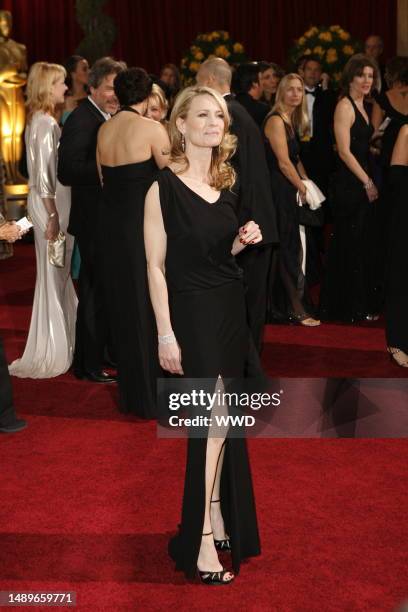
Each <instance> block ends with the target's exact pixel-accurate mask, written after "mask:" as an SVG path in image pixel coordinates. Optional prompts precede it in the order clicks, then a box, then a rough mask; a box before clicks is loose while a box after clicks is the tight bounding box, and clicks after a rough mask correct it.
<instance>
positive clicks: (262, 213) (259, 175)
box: [197, 58, 278, 351]
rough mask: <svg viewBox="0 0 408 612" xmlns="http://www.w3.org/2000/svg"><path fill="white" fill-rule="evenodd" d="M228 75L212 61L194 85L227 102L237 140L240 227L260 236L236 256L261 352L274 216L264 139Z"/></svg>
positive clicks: (221, 65)
mask: <svg viewBox="0 0 408 612" xmlns="http://www.w3.org/2000/svg"><path fill="white" fill-rule="evenodd" d="M231 76H232V71H231V68H230V66H229V65H228V64H227V62H226V61H225V60H223V59H221V58H212V59H209V60H207V61H205V62H204V63H203V64H202V65H201V67H200V70H199V71H198V74H197V84H198V85H201V86H207V87H211V88H212V89H215V90H216V91H218V92H219V93H220V94H221V95H222V96H223V97H224V98H225V101H226V102H227V106H228V110H229V113H230V115H231V119H232V121H231V132H232V133H233V134H235V136H236V137H237V139H238V147H237V151H236V153H235V155H234V156H233V158H232V160H231V161H232V164H233V166H234V168H235V170H236V173H237V177H238V178H237V183H236V184H235V185H234V187H233V191H234V192H238V195H239V209H238V220H239V224H240V225H244V224H245V223H246V222H247V221H249V220H251V219H253V220H254V221H255V222H256V223H258V225H259V227H260V228H261V231H262V236H263V241H262V243H261V245H256V246H253V247H251V246H249V247H247V248H246V249H245V251H243V252H242V253H240V254H239V255H238V257H237V261H238V263H239V265H240V266H241V268H242V269H243V270H244V278H245V283H246V286H247V292H246V302H247V312H248V323H249V326H250V329H251V331H252V336H253V339H254V343H255V346H256V348H257V350H258V351H260V349H261V346H262V336H263V328H264V324H265V316H266V300H267V281H268V271H269V264H270V256H271V249H272V245H273V244H276V243H277V242H278V234H277V223H276V213H275V206H274V203H273V199H272V192H271V184H270V175H269V170H268V166H267V163H266V158H265V149H264V144H263V140H262V136H261V134H260V131H259V129H258V127H257V125H256V123H255V122H254V120H253V119H252V117H251V116H250V115H249V114H248V112H247V111H246V110H245V108H244V107H243V106H242V105H241V104H239V103H238V102H237V101H236V100H235V98H234V96H233V95H232V94H231V92H230V88H231Z"/></svg>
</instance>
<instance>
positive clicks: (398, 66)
mask: <svg viewBox="0 0 408 612" xmlns="http://www.w3.org/2000/svg"><path fill="white" fill-rule="evenodd" d="M385 80H386V82H387V86H388V88H389V89H388V90H387V91H385V92H381V93H380V94H378V95H377V96H376V97H375V104H374V108H373V114H372V122H373V126H374V128H375V129H376V130H378V128H379V127H380V125H381V123H382V122H383V121H384V119H388V120H389V123H388V125H387V127H386V128H385V131H384V133H383V135H382V138H381V157H380V160H381V165H382V166H383V168H387V167H388V166H389V165H390V161H391V155H392V151H393V149H394V145H395V141H396V140H397V136H398V133H399V131H400V129H401V126H402V125H404V124H405V123H408V57H394V58H393V59H391V60H390V61H389V62H388V63H387V65H386V67H385Z"/></svg>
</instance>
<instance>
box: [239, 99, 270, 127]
mask: <svg viewBox="0 0 408 612" xmlns="http://www.w3.org/2000/svg"><path fill="white" fill-rule="evenodd" d="M236 100H237V102H239V103H240V104H242V106H243V107H244V108H245V109H246V110H247V111H248V113H249V114H250V115H251V117H252V119H253V120H254V121H255V123H256V124H257V125H258V127H259V128H260V129H261V130H262V126H263V122H264V121H265V117H266V115H267V114H268V113H269V111H270V110H271V109H270V107H269V106H268V104H265V102H259V100H255V99H254V98H253V97H252V96H250V95H249V94H248V93H239V94H237V96H236Z"/></svg>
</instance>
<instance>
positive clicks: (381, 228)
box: [372, 57, 408, 294]
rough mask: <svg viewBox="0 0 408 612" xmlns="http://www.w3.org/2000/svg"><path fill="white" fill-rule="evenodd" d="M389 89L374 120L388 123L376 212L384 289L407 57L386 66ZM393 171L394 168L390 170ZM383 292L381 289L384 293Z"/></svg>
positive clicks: (406, 113) (407, 105) (405, 108)
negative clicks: (394, 154)
mask: <svg viewBox="0 0 408 612" xmlns="http://www.w3.org/2000/svg"><path fill="white" fill-rule="evenodd" d="M385 80H386V82H387V86H388V89H387V91H382V92H381V93H379V94H377V95H376V96H375V104H374V108H373V113H372V123H373V126H374V129H375V130H378V128H379V127H380V125H381V124H382V122H383V121H384V119H387V121H388V122H389V123H388V125H387V127H386V128H385V130H384V133H383V135H382V137H381V152H380V157H379V161H380V166H381V187H380V195H379V198H378V215H377V238H376V242H377V245H378V250H377V264H376V269H377V278H378V281H377V285H378V286H379V288H381V289H383V287H384V282H385V278H386V265H387V264H386V262H387V259H388V257H387V255H388V251H389V247H390V244H389V237H390V221H391V219H392V217H393V207H394V198H393V195H392V191H393V186H392V184H391V183H390V180H389V179H390V163H391V156H392V152H393V149H394V145H395V142H396V140H397V137H398V134H399V131H400V129H401V126H403V125H405V124H407V123H408V58H407V57H394V58H393V59H391V60H390V61H389V62H387V66H386V69H385ZM391 174H394V171H393V172H391ZM383 293H384V291H382V294H383Z"/></svg>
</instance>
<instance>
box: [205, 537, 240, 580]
mask: <svg viewBox="0 0 408 612" xmlns="http://www.w3.org/2000/svg"><path fill="white" fill-rule="evenodd" d="M210 535H213V532H212V531H210V532H209V533H203V536H210ZM197 572H198V575H199V577H200V580H201V582H202V583H203V584H208V585H211V586H218V585H222V584H231V582H232V581H233V580H234V578H235V576H234V574H233V573H232V572H230V571H228V570H226V569H224V568H222V569H221V570H219V571H218V572H211V571H208V570H199V569H198V568H197ZM226 574H231V576H232V578H228V579H227V580H224V578H225V576H226Z"/></svg>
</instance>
